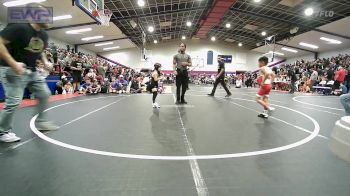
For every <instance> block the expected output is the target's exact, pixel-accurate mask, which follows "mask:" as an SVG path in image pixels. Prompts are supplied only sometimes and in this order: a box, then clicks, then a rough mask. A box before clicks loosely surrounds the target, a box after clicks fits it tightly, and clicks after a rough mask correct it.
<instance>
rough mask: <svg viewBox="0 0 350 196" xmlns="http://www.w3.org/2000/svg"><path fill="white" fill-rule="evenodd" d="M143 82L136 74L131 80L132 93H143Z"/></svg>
mask: <svg viewBox="0 0 350 196" xmlns="http://www.w3.org/2000/svg"><path fill="white" fill-rule="evenodd" d="M141 92H142V89H141V83H140V81H139V80H138V78H137V76H135V77H134V78H133V79H132V81H131V86H130V93H141Z"/></svg>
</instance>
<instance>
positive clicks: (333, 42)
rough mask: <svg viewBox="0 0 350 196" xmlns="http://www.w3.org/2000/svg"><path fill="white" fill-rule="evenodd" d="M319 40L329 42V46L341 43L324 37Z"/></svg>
mask: <svg viewBox="0 0 350 196" xmlns="http://www.w3.org/2000/svg"><path fill="white" fill-rule="evenodd" d="M320 40H323V41H327V42H330V43H331V44H341V43H342V42H341V41H339V40H336V39H330V38H326V37H321V38H320Z"/></svg>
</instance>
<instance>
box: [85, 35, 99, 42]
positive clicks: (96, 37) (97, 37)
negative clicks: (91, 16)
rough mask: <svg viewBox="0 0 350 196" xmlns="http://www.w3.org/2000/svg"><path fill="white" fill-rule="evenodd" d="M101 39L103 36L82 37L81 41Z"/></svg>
mask: <svg viewBox="0 0 350 196" xmlns="http://www.w3.org/2000/svg"><path fill="white" fill-rule="evenodd" d="M101 38H103V35H98V36H93V37H84V38H82V39H81V40H83V41H90V40H93V39H101Z"/></svg>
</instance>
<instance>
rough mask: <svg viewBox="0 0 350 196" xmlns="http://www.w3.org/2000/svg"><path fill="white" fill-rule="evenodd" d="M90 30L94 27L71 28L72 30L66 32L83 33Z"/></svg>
mask: <svg viewBox="0 0 350 196" xmlns="http://www.w3.org/2000/svg"><path fill="white" fill-rule="evenodd" d="M88 31H92V28H84V29H76V30H70V31H66V34H78V33H83V32H88Z"/></svg>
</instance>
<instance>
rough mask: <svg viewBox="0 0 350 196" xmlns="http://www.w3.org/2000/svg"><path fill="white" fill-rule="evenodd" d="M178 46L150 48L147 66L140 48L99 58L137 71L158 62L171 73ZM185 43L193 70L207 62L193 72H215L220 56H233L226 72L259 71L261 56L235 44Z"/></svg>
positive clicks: (165, 45)
mask: <svg viewBox="0 0 350 196" xmlns="http://www.w3.org/2000/svg"><path fill="white" fill-rule="evenodd" d="M179 43H180V41H176V42H167V43H159V44H150V45H149V46H148V47H147V49H149V50H152V55H150V60H149V61H147V62H145V61H142V60H141V51H140V49H138V48H131V49H125V50H118V51H111V52H105V53H101V54H100V55H101V56H104V57H106V58H109V59H111V60H114V61H116V62H119V63H121V64H124V65H126V66H130V67H132V68H134V69H141V68H152V67H153V64H154V63H155V62H159V63H161V64H162V65H163V70H172V60H173V56H174V55H175V54H176V53H177V50H178V45H179ZM184 43H186V44H187V53H188V54H189V55H191V57H192V61H193V62H194V66H195V65H196V62H199V63H200V62H201V60H202V61H204V67H198V68H196V69H194V71H216V70H217V62H216V57H217V55H232V58H233V60H232V63H226V70H227V71H229V72H231V71H232V72H233V71H237V70H242V71H251V70H256V69H257V60H258V58H259V57H260V56H261V54H260V53H256V52H251V51H248V50H244V49H242V48H239V47H235V46H234V45H236V43H234V44H229V43H226V42H218V41H217V42H211V41H204V40H186V41H184ZM209 50H210V51H213V64H212V65H208V64H207V52H208V51H209ZM276 60H278V59H276Z"/></svg>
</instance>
